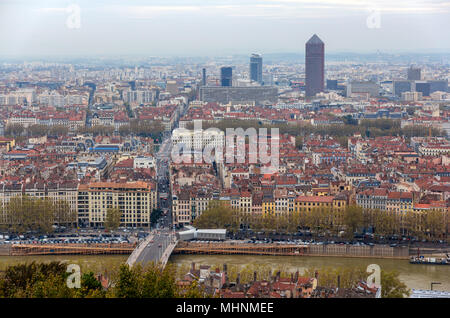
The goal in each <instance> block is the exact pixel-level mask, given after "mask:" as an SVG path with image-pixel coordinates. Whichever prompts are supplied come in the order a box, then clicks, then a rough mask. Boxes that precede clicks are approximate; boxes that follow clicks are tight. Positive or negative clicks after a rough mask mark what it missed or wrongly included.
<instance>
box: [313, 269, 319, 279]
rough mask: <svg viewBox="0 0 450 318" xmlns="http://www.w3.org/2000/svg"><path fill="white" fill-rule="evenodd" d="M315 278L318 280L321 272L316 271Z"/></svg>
mask: <svg viewBox="0 0 450 318" xmlns="http://www.w3.org/2000/svg"><path fill="white" fill-rule="evenodd" d="M314 277H315V278H316V279H318V278H319V272H318V271H315V272H314Z"/></svg>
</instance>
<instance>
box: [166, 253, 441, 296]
mask: <svg viewBox="0 0 450 318" xmlns="http://www.w3.org/2000/svg"><path fill="white" fill-rule="evenodd" d="M170 261H171V262H172V263H174V264H176V265H178V266H181V265H183V267H184V266H188V265H190V264H191V263H192V262H195V263H196V264H198V265H210V266H213V265H217V264H229V265H235V266H239V267H244V266H245V265H246V264H248V263H253V264H260V265H269V266H270V267H271V268H273V269H276V268H280V267H283V266H286V267H288V268H289V270H290V271H292V272H295V271H296V270H298V271H299V272H300V273H302V272H303V271H304V270H305V269H308V268H311V267H313V268H320V267H362V266H363V267H367V265H369V264H378V265H379V266H380V267H381V269H382V270H383V269H384V270H387V271H392V270H397V271H398V272H399V277H400V280H402V281H403V282H404V283H405V284H406V285H407V286H408V287H409V288H414V289H430V288H431V287H430V284H431V282H440V283H441V285H434V286H433V289H434V290H443V291H450V266H448V265H446V266H444V265H412V264H409V261H408V260H395V259H375V258H373V259H372V258H345V257H319V256H311V257H309V256H308V257H306V256H245V255H172V256H171V257H170Z"/></svg>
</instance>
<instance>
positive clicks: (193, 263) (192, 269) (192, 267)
mask: <svg viewBox="0 0 450 318" xmlns="http://www.w3.org/2000/svg"><path fill="white" fill-rule="evenodd" d="M191 271H192V272H193V271H195V262H192V264H191Z"/></svg>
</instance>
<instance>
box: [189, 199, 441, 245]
mask: <svg viewBox="0 0 450 318" xmlns="http://www.w3.org/2000/svg"><path fill="white" fill-rule="evenodd" d="M447 222H448V220H447V218H446V214H445V213H443V212H442V211H439V210H430V211H427V212H426V213H412V212H411V213H407V214H406V215H405V216H402V217H401V216H399V215H398V214H396V213H395V212H391V211H381V210H363V209H362V208H361V207H359V206H355V205H350V206H347V207H346V208H345V210H344V211H339V210H337V209H326V208H316V209H314V210H313V211H311V212H290V213H289V214H285V215H284V214H282V215H279V216H276V215H273V214H269V215H265V216H264V215H253V214H249V213H243V212H240V211H238V210H234V209H232V208H231V207H229V206H227V205H225V204H224V203H221V202H217V201H212V202H211V203H210V206H209V207H208V209H207V210H206V211H204V212H203V213H202V214H201V215H200V216H199V217H198V218H196V219H195V220H194V226H196V227H197V228H226V229H228V230H229V231H230V232H236V231H237V230H238V229H239V228H240V227H246V228H250V229H252V230H254V231H264V232H268V233H270V232H276V233H283V234H293V233H296V232H298V230H299V229H307V230H311V232H312V234H313V235H315V236H325V237H329V236H333V237H335V236H338V235H339V234H340V233H341V231H345V235H346V236H347V238H353V235H354V233H355V232H357V231H359V230H361V229H363V228H364V229H370V228H371V229H373V231H374V234H375V235H377V236H378V237H381V236H390V235H409V236H415V237H418V238H419V239H425V238H426V239H430V240H437V239H441V238H443V237H445V235H446V231H447Z"/></svg>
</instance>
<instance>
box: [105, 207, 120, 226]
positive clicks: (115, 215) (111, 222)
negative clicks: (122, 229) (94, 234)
mask: <svg viewBox="0 0 450 318" xmlns="http://www.w3.org/2000/svg"><path fill="white" fill-rule="evenodd" d="M121 217H122V212H121V211H120V210H119V208H108V209H107V210H106V218H105V229H107V230H110V231H111V230H116V229H117V228H118V227H119V226H120V218H121Z"/></svg>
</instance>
